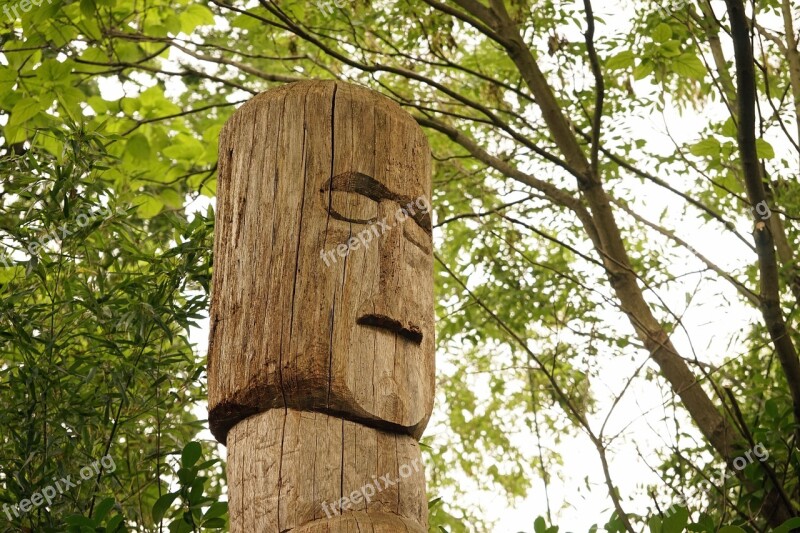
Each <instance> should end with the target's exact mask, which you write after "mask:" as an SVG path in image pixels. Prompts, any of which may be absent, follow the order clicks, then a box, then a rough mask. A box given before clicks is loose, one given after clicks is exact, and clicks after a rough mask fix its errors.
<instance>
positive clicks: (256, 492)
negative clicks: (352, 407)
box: [228, 409, 428, 533]
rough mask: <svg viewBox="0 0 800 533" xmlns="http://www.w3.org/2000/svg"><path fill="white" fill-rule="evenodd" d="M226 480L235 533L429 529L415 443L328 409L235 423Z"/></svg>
mask: <svg viewBox="0 0 800 533" xmlns="http://www.w3.org/2000/svg"><path fill="white" fill-rule="evenodd" d="M228 484H229V486H230V487H231V489H230V491H229V493H230V503H229V506H230V522H231V531H232V532H237V531H243V532H245V531H246V532H248V533H249V532H252V531H256V532H267V531H276V532H284V531H298V532H299V531H302V532H309V533H310V532H317V531H320V532H322V531H331V532H333V531H336V532H340V531H350V530H353V531H413V532H418V531H420V532H421V531H425V529H426V528H427V523H428V522H427V520H428V516H427V502H426V498H425V476H424V470H423V468H422V462H421V456H420V448H419V444H418V443H417V441H416V440H415V439H414V438H413V437H411V436H408V435H399V434H396V433H387V432H384V431H381V430H377V429H373V428H370V427H367V426H364V425H362V424H358V423H356V422H350V421H347V420H343V419H340V418H335V417H331V416H328V415H325V414H322V413H316V412H302V411H295V410H293V409H289V410H287V411H285V410H283V409H272V410H269V411H266V412H264V413H261V414H258V415H255V416H252V417H249V418H247V419H246V420H244V421H242V422H240V423H239V424H237V425H236V426H234V428H233V429H232V430H231V432H230V435H229V446H228ZM234 487H235V488H236V490H234ZM369 487H371V488H369ZM354 493H358V494H361V497H356V498H353V502H351V503H347V504H341V505H340V504H339V503H337V502H340V501H341V498H342V497H345V496H347V497H352V496H353V495H354ZM366 496H369V498H368V500H369V501H367V498H366ZM367 525H368V527H367V528H365V526H367ZM359 528H360V529H359Z"/></svg>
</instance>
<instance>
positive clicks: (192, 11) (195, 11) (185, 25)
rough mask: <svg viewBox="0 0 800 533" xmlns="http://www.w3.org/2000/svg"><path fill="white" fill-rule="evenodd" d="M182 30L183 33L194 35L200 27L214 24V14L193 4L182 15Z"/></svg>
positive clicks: (203, 7)
mask: <svg viewBox="0 0 800 533" xmlns="http://www.w3.org/2000/svg"><path fill="white" fill-rule="evenodd" d="M180 18H181V30H182V31H183V33H192V32H193V31H194V29H195V28H196V27H198V26H204V25H206V26H210V25H212V24H214V14H213V13H212V12H211V10H210V9H208V8H207V7H205V6H202V5H200V4H191V5H189V7H187V8H186V10H185V11H184V12H183V13H181V14H180Z"/></svg>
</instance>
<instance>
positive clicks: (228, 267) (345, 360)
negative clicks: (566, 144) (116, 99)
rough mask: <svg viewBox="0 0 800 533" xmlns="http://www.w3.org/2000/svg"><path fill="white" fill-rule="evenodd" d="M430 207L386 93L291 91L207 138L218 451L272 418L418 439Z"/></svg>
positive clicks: (430, 379) (422, 163)
mask: <svg viewBox="0 0 800 533" xmlns="http://www.w3.org/2000/svg"><path fill="white" fill-rule="evenodd" d="M429 205H430V153H429V149H428V145H427V141H426V139H425V136H424V134H423V133H422V131H421V129H420V128H419V126H418V125H417V124H416V122H415V121H414V120H413V119H412V118H411V117H410V116H409V115H408V114H407V113H406V112H405V111H403V110H402V109H401V108H400V107H399V106H397V105H396V104H394V103H393V102H391V101H390V100H388V99H386V98H384V97H383V96H380V95H378V94H376V93H374V92H372V91H369V90H366V89H363V88H359V87H356V86H353V85H349V84H344V83H341V82H332V81H309V82H299V83H295V84H291V85H287V86H284V87H281V88H279V89H276V90H272V91H268V92H266V93H263V94H261V95H259V96H257V97H255V98H254V99H253V100H251V101H250V102H248V103H247V104H245V105H244V106H242V108H240V109H239V110H238V111H237V112H236V113H235V114H234V115H233V117H232V118H231V120H230V121H229V122H228V123H227V124H226V126H225V128H224V129H223V132H222V134H221V138H220V177H219V182H218V213H217V225H216V235H215V245H214V261H215V264H214V268H215V271H214V284H213V290H212V309H211V336H210V341H209V365H208V375H209V410H210V414H209V420H210V425H211V429H212V432H213V433H214V435H215V436H216V437H217V438H218V439H219V440H220V441H221V442H225V441H226V439H227V433H228V430H229V429H230V428H231V427H232V426H233V425H234V424H236V423H237V422H240V421H241V420H244V419H245V418H247V417H248V416H251V415H253V414H255V413H259V412H263V411H266V410H268V409H273V408H293V409H298V410H308V411H319V412H324V413H328V414H331V415H336V416H340V417H342V418H345V419H347V420H352V421H358V422H361V423H363V424H366V425H368V426H371V427H376V428H383V429H387V430H391V431H397V432H402V433H405V434H408V435H411V436H413V437H416V438H419V437H420V435H421V434H422V432H423V430H424V428H425V425H426V424H427V421H428V419H429V417H430V414H431V409H432V406H433V388H434V329H433V326H434V324H433V256H432V247H431V222H430V213H429V212H428V211H427V208H426V207H427V206H429ZM420 206H422V207H420ZM409 207H410V208H409ZM404 208H405V209H406V210H407V211H408V213H409V215H410V216H408V217H406V216H405V215H404V214H403V212H402V211H401V209H404ZM411 211H413V214H412V213H411ZM398 214H399V217H400V218H398ZM383 219H385V222H384V224H385V225H382V224H380V221H382V220H383ZM401 219H403V220H401ZM359 234H360V235H361V236H362V239H363V241H364V244H361V242H360V241H351V238H352V237H356V236H358V235H359ZM369 235H371V238H370V237H369ZM368 238H369V239H370V240H369V241H367V239H368ZM348 242H349V243H350V244H351V245H353V246H352V248H351V249H349V250H348V252H347V253H346V255H344V257H342V256H340V255H339V254H338V253H337V247H344V248H339V249H345V250H347V249H348V248H347V243H348ZM356 243H358V244H356ZM330 251H333V253H332V254H328V255H325V252H330ZM326 263H327V264H326Z"/></svg>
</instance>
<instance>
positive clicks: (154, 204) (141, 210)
mask: <svg viewBox="0 0 800 533" xmlns="http://www.w3.org/2000/svg"><path fill="white" fill-rule="evenodd" d="M133 204H134V205H136V213H137V214H138V215H139V216H140V217H142V218H153V217H154V216H156V215H157V214H159V213H160V212H161V209H162V208H163V207H164V204H163V203H162V202H161V200H160V199H159V198H156V197H154V196H150V195H148V194H141V195H139V196H137V197H136V198H135V199H134V200H133Z"/></svg>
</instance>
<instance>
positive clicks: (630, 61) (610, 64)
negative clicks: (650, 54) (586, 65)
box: [606, 50, 636, 70]
mask: <svg viewBox="0 0 800 533" xmlns="http://www.w3.org/2000/svg"><path fill="white" fill-rule="evenodd" d="M635 62H636V56H635V55H634V53H633V52H631V51H630V50H623V51H622V52H620V53H618V54H617V55H615V56H612V57H610V58H609V59H608V61H606V68H607V69H609V70H616V69H622V68H630V67H632V66H633V65H634V63H635Z"/></svg>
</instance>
